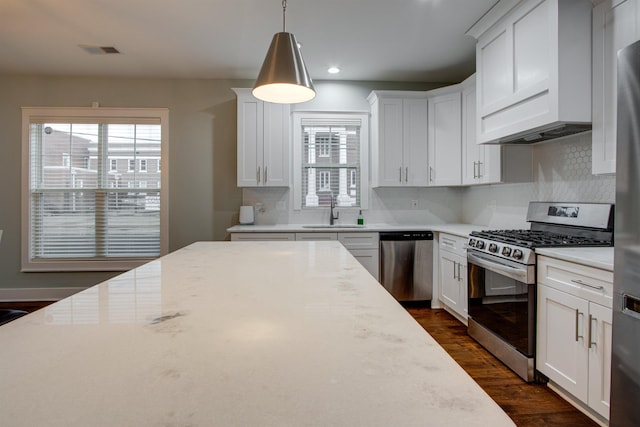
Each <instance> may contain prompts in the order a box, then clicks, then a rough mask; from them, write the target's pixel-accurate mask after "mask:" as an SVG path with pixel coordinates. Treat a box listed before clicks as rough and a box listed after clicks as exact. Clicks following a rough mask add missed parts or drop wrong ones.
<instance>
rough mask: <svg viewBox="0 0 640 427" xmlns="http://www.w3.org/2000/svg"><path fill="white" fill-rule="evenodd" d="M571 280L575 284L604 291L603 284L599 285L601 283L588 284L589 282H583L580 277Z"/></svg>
mask: <svg viewBox="0 0 640 427" xmlns="http://www.w3.org/2000/svg"><path fill="white" fill-rule="evenodd" d="M571 281H572V282H573V283H575V284H577V285H582V286H586V287H588V288H591V289H596V290H598V291H604V286H601V285H600V286H596V285H590V284H589V283H586V282H583V281H582V280H580V279H571Z"/></svg>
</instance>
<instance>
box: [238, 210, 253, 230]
mask: <svg viewBox="0 0 640 427" xmlns="http://www.w3.org/2000/svg"><path fill="white" fill-rule="evenodd" d="M240 224H242V225H250V224H253V206H240Z"/></svg>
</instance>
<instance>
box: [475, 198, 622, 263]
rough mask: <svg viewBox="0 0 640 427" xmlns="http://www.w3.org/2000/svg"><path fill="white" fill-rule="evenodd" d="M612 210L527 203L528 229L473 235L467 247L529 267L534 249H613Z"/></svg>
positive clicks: (602, 206) (609, 207)
mask: <svg viewBox="0 0 640 427" xmlns="http://www.w3.org/2000/svg"><path fill="white" fill-rule="evenodd" d="M613 208H614V206H613V205H612V204H608V203H556V202H552V203H549V202H531V203H529V210H528V212H527V222H530V223H531V229H529V230H526V229H522V230H484V231H474V232H472V233H471V235H470V237H469V242H468V247H469V249H470V250H472V251H476V252H484V253H486V254H489V255H493V256H494V257H499V258H502V259H505V260H510V261H515V262H518V263H523V264H528V265H533V264H535V253H534V251H535V249H536V248H549V247H579V246H581V247H589V246H613V216H614V215H613Z"/></svg>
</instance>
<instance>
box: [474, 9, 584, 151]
mask: <svg viewBox="0 0 640 427" xmlns="http://www.w3.org/2000/svg"><path fill="white" fill-rule="evenodd" d="M591 9H592V4H591V1H590V0H523V1H520V2H517V1H514V0H501V1H499V2H498V3H497V4H496V5H495V6H494V7H493V8H492V9H491V10H490V12H489V13H487V14H486V15H485V16H484V17H483V18H482V19H480V20H479V21H478V22H477V23H476V24H475V25H474V26H473V27H472V28H471V29H470V30H469V31H468V32H467V34H469V35H472V36H474V37H476V38H477V40H478V42H477V44H476V71H477V100H476V103H477V104H476V105H477V113H478V114H477V123H476V126H477V132H478V133H477V136H478V143H487V142H497V141H509V140H515V139H518V138H520V137H524V136H527V135H530V134H534V133H541V132H546V131H550V130H552V129H555V128H559V127H561V126H562V125H563V124H567V123H568V124H572V126H570V127H567V128H565V130H568V129H570V128H572V129H577V130H584V129H586V130H588V129H589V126H590V123H591ZM534 138H535V136H534ZM532 142H533V141H532Z"/></svg>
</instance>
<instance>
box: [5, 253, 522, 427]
mask: <svg viewBox="0 0 640 427" xmlns="http://www.w3.org/2000/svg"><path fill="white" fill-rule="evenodd" d="M0 341H1V342H2V343H3V345H2V346H1V347H0V360H1V361H2V367H3V377H2V382H0V406H1V407H2V422H3V424H6V425H11V426H14V427H15V426H44V425H46V426H65V427H68V426H83V427H84V426H91V427H99V426H110V427H111V426H136V427H140V426H159V425H167V426H168V425H171V426H186V425H190V426H214V425H215V426H365V425H366V426H391V425H402V426H425V425H433V426H465V427H469V426H486V425H491V426H513V425H514V424H513V423H512V421H511V420H510V419H509V418H508V416H507V415H506V414H505V413H504V412H503V411H502V410H501V409H500V408H499V407H498V405H497V404H496V403H495V402H494V401H493V400H491V399H490V398H489V396H488V395H487V394H486V393H485V392H484V391H483V390H482V389H481V388H480V387H479V386H478V385H477V384H476V383H475V382H474V381H473V380H472V379H471V378H470V377H469V376H468V375H467V374H466V373H465V372H464V371H463V370H462V368H460V366H458V365H457V364H456V363H455V361H454V360H453V359H452V358H451V357H450V356H449V355H448V354H447V353H446V352H445V351H444V350H443V349H442V347H440V345H438V344H437V343H436V342H435V341H434V340H433V338H431V336H430V335H429V334H428V333H427V332H425V331H424V329H423V328H422V327H420V325H419V324H418V323H417V322H415V320H414V319H413V318H412V317H411V316H410V315H409V314H408V313H407V312H406V310H404V309H403V308H402V306H400V304H398V303H397V302H396V301H395V300H394V299H393V297H391V295H390V294H388V293H387V292H386V291H385V290H384V288H383V287H382V286H380V284H379V283H377V282H376V281H375V280H374V279H373V278H372V277H371V276H370V275H369V274H368V273H367V272H366V270H365V269H364V268H363V267H361V266H360V264H359V263H358V262H357V261H356V259H355V258H353V257H352V256H351V255H350V254H349V253H348V251H347V250H346V249H345V248H344V247H342V246H341V245H340V244H339V243H338V242H335V241H334V242H198V243H194V244H192V245H190V246H187V247H185V248H183V249H180V250H178V251H176V252H174V253H172V254H169V255H167V256H164V257H162V258H159V259H158V260H155V261H152V262H150V263H148V264H145V265H143V266H141V267H139V268H136V269H134V270H131V271H129V272H127V273H124V274H122V275H119V276H116V277H114V278H113V279H110V280H108V281H106V282H103V283H101V284H99V285H96V286H94V287H91V288H89V289H87V290H85V291H82V292H80V293H78V294H75V295H73V296H72V297H69V298H66V299H64V300H61V301H59V302H57V303H54V304H52V305H50V306H48V307H46V308H44V309H41V310H39V311H36V312H34V313H31V314H29V315H27V316H24V317H22V318H19V319H17V320H15V321H13V322H12V323H9V324H7V325H4V326H2V327H0Z"/></svg>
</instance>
